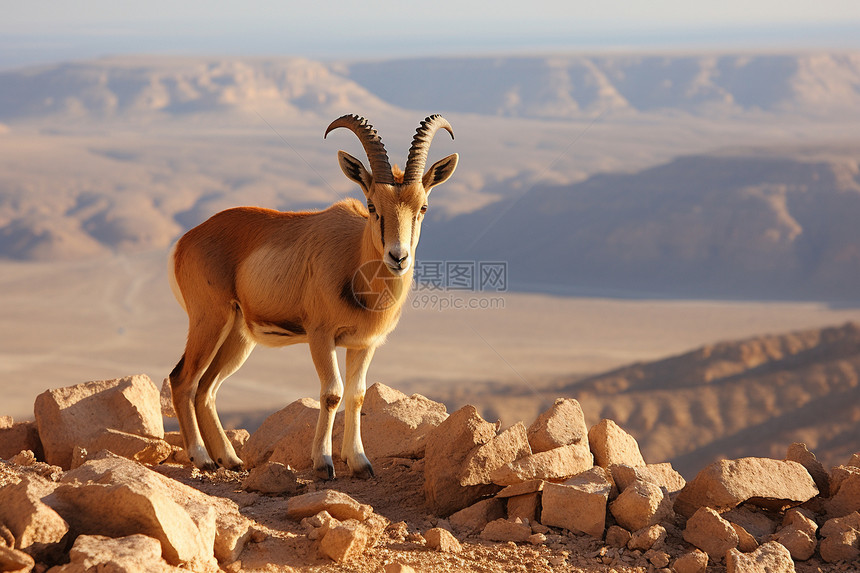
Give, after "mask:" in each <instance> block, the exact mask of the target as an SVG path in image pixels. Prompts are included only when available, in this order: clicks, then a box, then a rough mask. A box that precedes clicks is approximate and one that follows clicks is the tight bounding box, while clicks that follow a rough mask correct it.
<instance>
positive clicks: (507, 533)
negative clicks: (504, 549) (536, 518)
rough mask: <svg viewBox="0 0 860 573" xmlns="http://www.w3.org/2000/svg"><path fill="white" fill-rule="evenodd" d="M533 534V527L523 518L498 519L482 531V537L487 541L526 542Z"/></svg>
mask: <svg viewBox="0 0 860 573" xmlns="http://www.w3.org/2000/svg"><path fill="white" fill-rule="evenodd" d="M531 535H532V528H531V527H529V525H528V524H527V523H525V522H523V520H521V519H496V520H495V521H491V522H490V523H488V524H487V525H486V526H485V527H484V530H483V531H481V539H486V540H487V541H513V542H515V543H524V542H526V541H528V540H529V537H531Z"/></svg>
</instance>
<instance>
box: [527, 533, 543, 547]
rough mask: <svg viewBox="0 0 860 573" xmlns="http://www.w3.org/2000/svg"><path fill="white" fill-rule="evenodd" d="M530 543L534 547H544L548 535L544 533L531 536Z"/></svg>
mask: <svg viewBox="0 0 860 573" xmlns="http://www.w3.org/2000/svg"><path fill="white" fill-rule="evenodd" d="M528 542H529V543H530V544H532V545H543V544H544V543H546V535H544V534H543V533H532V534H531V535H529V539H528Z"/></svg>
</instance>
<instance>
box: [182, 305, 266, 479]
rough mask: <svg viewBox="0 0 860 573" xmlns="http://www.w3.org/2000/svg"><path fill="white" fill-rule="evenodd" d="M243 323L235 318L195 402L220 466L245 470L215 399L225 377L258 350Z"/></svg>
mask: <svg viewBox="0 0 860 573" xmlns="http://www.w3.org/2000/svg"><path fill="white" fill-rule="evenodd" d="M240 325H241V320H239V319H236V320H234V322H233V328H232V329H231V330H230V334H228V335H227V338H226V339H225V340H224V343H223V344H222V345H221V348H219V349H218V353H217V354H216V355H215V358H214V359H213V360H212V363H211V364H210V365H209V368H207V369H206V373H205V374H204V375H203V378H201V380H200V383H199V385H198V387H197V395H196V398H195V404H194V406H195V411H196V412H197V422H198V424H199V425H200V432H201V434H202V436H203V442H204V443H205V445H206V450H207V451H208V452H209V455H210V457H211V458H212V459H214V460H215V462H216V463H217V464H218V465H219V466H221V467H224V468H227V469H230V470H239V469H241V468H242V460H241V459H240V458H239V456H238V455H236V450H235V449H234V448H233V444H231V443H230V440H229V439H227V435H226V434H225V433H224V428H223V427H222V426H221V420H220V419H219V418H218V411H217V409H216V407H215V398H216V394H217V393H218V389H219V388H220V387H221V384H222V383H223V382H224V380H226V379H227V378H228V377H229V376H230V375H231V374H233V373H234V372H235V371H236V370H238V369H239V368H240V367H241V366H242V364H244V363H245V360H246V359H247V358H248V355H249V354H251V351H252V350H253V349H254V346H255V343H254V342H253V341H251V340H248V339H247V338H245V336H243V335H242V332H241V330H240V328H241V327H240Z"/></svg>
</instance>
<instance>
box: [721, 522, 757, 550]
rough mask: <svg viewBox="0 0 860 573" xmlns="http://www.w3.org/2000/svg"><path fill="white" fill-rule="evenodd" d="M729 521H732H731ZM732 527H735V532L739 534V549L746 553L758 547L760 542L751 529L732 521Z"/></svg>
mask: <svg viewBox="0 0 860 573" xmlns="http://www.w3.org/2000/svg"><path fill="white" fill-rule="evenodd" d="M727 521H728V520H727ZM729 523H732V522H731V521H729ZM732 527H734V529H735V533H737V534H738V549H740V550H741V551H742V552H744V553H750V552H751V551H755V550H756V549H758V546H759V543H758V541H757V540H756V538H755V537H753V535H752V534H751V533H750V532H749V531H747V530H746V529H745V528H744V527H743V526H741V525H738V524H737V523H732Z"/></svg>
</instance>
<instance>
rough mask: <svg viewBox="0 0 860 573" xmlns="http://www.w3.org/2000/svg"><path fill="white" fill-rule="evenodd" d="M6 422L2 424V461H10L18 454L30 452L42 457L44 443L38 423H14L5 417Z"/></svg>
mask: <svg viewBox="0 0 860 573" xmlns="http://www.w3.org/2000/svg"><path fill="white" fill-rule="evenodd" d="M4 418H5V419H6V422H4V423H2V424H0V459H3V460H8V459H9V458H11V457H13V456H14V455H16V454H17V453H18V452H22V451H25V450H30V451H32V452H35V453H36V455H37V456H39V457H41V455H42V442H41V441H40V440H39V429H38V428H37V427H36V422H17V423H15V422H13V421H12V418H11V417H9V416H4Z"/></svg>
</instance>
